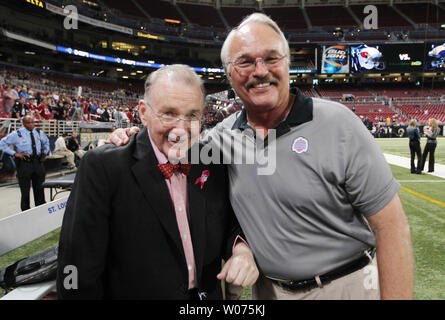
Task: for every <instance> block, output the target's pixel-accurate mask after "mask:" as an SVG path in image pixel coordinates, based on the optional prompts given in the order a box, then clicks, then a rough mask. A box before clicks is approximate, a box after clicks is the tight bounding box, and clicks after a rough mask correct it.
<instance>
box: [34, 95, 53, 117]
mask: <svg viewBox="0 0 445 320" xmlns="http://www.w3.org/2000/svg"><path fill="white" fill-rule="evenodd" d="M48 100H49V99H48V98H45V99H43V101H42V103H41V104H40V105H39V106H38V107H37V112H38V113H39V114H40V117H41V118H43V119H45V120H50V119H52V118H53V113H52V112H51V108H50V107H49V103H48Z"/></svg>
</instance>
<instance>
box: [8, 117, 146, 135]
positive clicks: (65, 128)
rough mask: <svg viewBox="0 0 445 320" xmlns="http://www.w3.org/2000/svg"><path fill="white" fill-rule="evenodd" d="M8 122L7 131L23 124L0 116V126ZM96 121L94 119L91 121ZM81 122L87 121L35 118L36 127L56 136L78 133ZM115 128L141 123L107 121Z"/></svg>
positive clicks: (18, 127)
mask: <svg viewBox="0 0 445 320" xmlns="http://www.w3.org/2000/svg"><path fill="white" fill-rule="evenodd" d="M4 122H6V123H8V126H9V128H8V133H9V132H12V131H14V130H17V129H20V128H21V127H22V126H23V125H22V122H21V121H20V120H18V119H15V118H0V126H1V125H2V124H3V123H4ZM93 122H95V123H97V122H96V121H93ZM81 123H87V122H85V121H63V120H36V121H35V125H36V128H38V129H40V130H42V131H43V132H44V133H45V134H46V135H47V136H49V137H50V136H52V137H58V136H61V135H62V134H63V133H68V134H69V133H71V132H73V131H75V132H76V133H80V127H81ZM108 123H110V124H111V125H112V126H114V127H116V128H127V127H131V126H137V127H142V125H139V124H134V123H129V122H126V121H121V122H120V123H116V122H114V121H111V122H108Z"/></svg>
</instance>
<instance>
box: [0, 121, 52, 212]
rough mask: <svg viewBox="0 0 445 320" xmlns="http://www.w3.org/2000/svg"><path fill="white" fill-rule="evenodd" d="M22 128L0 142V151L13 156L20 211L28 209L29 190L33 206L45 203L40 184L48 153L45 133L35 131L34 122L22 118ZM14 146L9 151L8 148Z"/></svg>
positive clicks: (43, 177)
mask: <svg viewBox="0 0 445 320" xmlns="http://www.w3.org/2000/svg"><path fill="white" fill-rule="evenodd" d="M22 123H23V126H24V127H23V128H20V129H19V130H16V131H13V132H11V133H10V134H9V135H7V136H6V137H4V138H3V139H2V140H1V141H0V150H2V151H3V152H5V153H7V154H9V155H11V156H14V161H15V163H16V166H17V179H18V181H19V186H20V192H21V194H22V199H21V203H20V206H21V209H22V211H25V210H27V209H29V208H30V204H29V190H30V189H31V183H32V190H33V193H34V202H35V205H36V206H38V205H41V204H43V203H45V193H44V190H43V187H42V183H43V182H44V181H45V167H44V166H43V161H44V159H45V156H46V155H47V154H48V153H49V141H48V138H47V136H46V135H45V133H44V132H43V131H41V130H39V129H35V125H34V120H33V118H32V117H30V116H25V117H23V120H22ZM11 145H12V146H14V149H15V150H14V149H11V147H10V146H11Z"/></svg>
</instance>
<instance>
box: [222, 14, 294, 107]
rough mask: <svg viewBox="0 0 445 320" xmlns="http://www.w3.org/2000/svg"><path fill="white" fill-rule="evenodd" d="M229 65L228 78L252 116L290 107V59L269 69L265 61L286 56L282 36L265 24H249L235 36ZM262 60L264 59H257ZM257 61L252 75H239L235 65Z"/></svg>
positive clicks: (241, 73) (282, 60)
mask: <svg viewBox="0 0 445 320" xmlns="http://www.w3.org/2000/svg"><path fill="white" fill-rule="evenodd" d="M228 52H229V60H230V61H231V62H232V63H231V64H230V66H229V67H230V69H229V75H228V78H229V80H230V83H231V84H232V87H233V88H234V90H235V91H236V93H237V94H238V96H239V97H240V98H241V100H242V101H243V102H244V105H245V107H246V109H247V111H248V112H249V111H250V112H260V113H261V112H267V111H271V110H273V109H274V108H276V107H278V106H283V105H287V102H288V100H289V67H288V64H287V58H286V57H284V58H283V59H280V60H279V61H278V62H277V63H274V64H273V66H269V67H266V64H265V63H263V61H267V60H268V59H273V58H279V57H283V56H285V54H286V51H285V48H284V44H283V41H282V39H281V37H280V35H279V34H278V33H277V32H275V31H274V30H273V29H272V28H271V27H269V26H268V25H265V24H262V23H256V22H253V23H249V24H246V25H244V26H243V27H241V28H240V29H239V30H238V31H237V32H236V34H235V35H234V37H233V39H232V42H231V43H230V47H229V49H228ZM258 58H261V59H262V60H261V59H258ZM244 61H256V63H255V69H254V70H253V71H252V72H250V73H249V74H244V73H243V72H240V71H239V69H240V68H237V67H236V65H234V64H233V63H234V62H235V64H237V63H238V64H239V65H240V63H242V62H244Z"/></svg>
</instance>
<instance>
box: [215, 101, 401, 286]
mask: <svg viewBox="0 0 445 320" xmlns="http://www.w3.org/2000/svg"><path fill="white" fill-rule="evenodd" d="M209 137H210V141H211V144H212V145H218V146H219V148H220V149H222V150H223V154H224V155H225V156H226V157H230V156H231V157H232V159H233V157H234V154H235V158H236V154H237V153H239V152H244V153H251V152H255V151H254V150H255V144H257V142H256V140H255V138H254V133H253V130H252V128H251V127H250V126H249V124H248V123H247V119H246V114H245V111H244V110H243V111H239V112H237V113H235V114H233V115H231V116H230V117H229V118H227V119H225V120H224V121H223V122H221V123H219V124H218V125H217V126H216V127H215V128H214V129H213V130H211V132H210V134H209ZM229 139H230V140H232V144H231V147H227V143H226V142H227V140H229ZM271 141H272V139H271V140H269V141H268V144H266V146H265V147H264V150H265V151H267V149H269V148H272V144H273V142H271ZM258 166H259V165H258V164H230V165H229V179H230V200H231V203H232V206H233V209H234V211H235V213H236V216H237V218H238V220H239V222H240V225H241V227H242V228H243V231H244V233H245V235H246V238H247V241H248V243H249V245H250V246H251V248H252V250H253V252H254V255H255V258H256V261H257V263H258V266H259V268H260V269H261V271H262V272H263V273H264V274H265V275H267V276H271V277H275V278H280V279H292V280H303V279H308V278H312V277H314V276H316V275H321V274H324V273H326V272H329V271H331V270H333V269H335V268H337V267H339V266H341V265H343V264H345V263H347V262H349V261H352V260H354V259H356V258H357V257H359V256H360V255H361V254H362V253H363V250H365V249H367V248H369V247H372V246H375V237H374V235H373V233H372V231H371V230H370V228H369V225H368V223H367V221H366V219H365V218H364V217H366V216H370V215H373V214H376V213H377V212H379V211H380V210H381V209H383V208H384V207H385V206H386V205H387V204H388V203H389V201H390V200H391V199H392V198H393V197H394V196H395V195H396V193H397V191H398V189H399V187H400V185H399V183H398V182H397V181H396V180H395V179H394V177H393V175H392V172H391V170H390V168H389V166H388V164H387V163H386V161H385V159H384V157H383V154H382V151H381V149H380V147H379V146H378V144H377V143H376V142H375V141H374V138H373V137H372V136H371V134H370V133H369V132H368V130H367V129H366V128H365V126H364V125H363V124H362V122H361V121H360V119H359V118H358V117H357V116H356V115H355V114H354V113H352V112H351V111H350V110H349V109H348V108H347V107H345V106H344V105H341V104H339V103H335V102H331V101H327V100H322V99H316V98H313V99H312V98H309V97H306V96H303V95H302V94H301V93H300V92H298V93H297V95H296V98H295V102H294V104H293V106H292V109H291V111H290V113H289V115H288V117H287V119H285V120H284V121H283V122H281V123H280V124H279V126H278V127H277V128H276V168H275V172H274V173H273V174H269V175H259V174H258Z"/></svg>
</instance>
